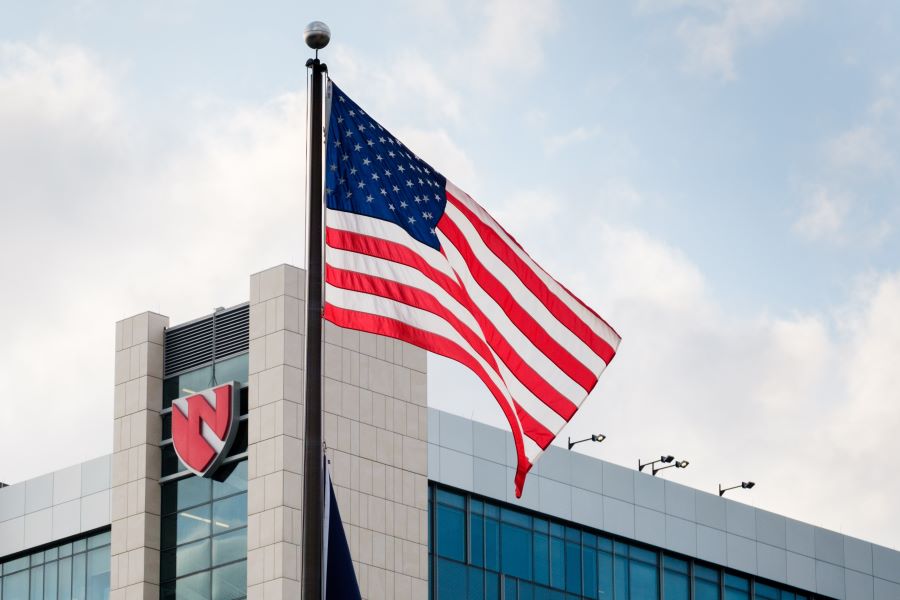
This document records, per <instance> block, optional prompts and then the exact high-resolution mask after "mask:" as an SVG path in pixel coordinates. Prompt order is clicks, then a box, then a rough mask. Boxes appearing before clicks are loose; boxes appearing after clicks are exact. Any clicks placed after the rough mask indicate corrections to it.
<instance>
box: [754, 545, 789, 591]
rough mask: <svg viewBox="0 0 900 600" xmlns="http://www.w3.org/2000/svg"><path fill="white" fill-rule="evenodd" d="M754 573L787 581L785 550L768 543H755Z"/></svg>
mask: <svg viewBox="0 0 900 600" xmlns="http://www.w3.org/2000/svg"><path fill="white" fill-rule="evenodd" d="M756 574H757V575H759V576H760V577H765V578H766V579H771V580H772V581H778V582H779V583H784V582H786V581H787V552H786V551H785V549H784V548H776V547H775V546H770V545H768V544H756Z"/></svg>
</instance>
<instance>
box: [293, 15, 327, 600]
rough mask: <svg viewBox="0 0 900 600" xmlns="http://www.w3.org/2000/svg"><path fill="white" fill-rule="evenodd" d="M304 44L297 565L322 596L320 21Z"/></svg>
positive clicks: (309, 588) (308, 595)
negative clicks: (308, 55)
mask: <svg viewBox="0 0 900 600" xmlns="http://www.w3.org/2000/svg"><path fill="white" fill-rule="evenodd" d="M303 37H304V39H305V41H306V45H307V46H309V47H310V48H312V49H313V50H315V51H316V57H315V58H313V59H310V60H309V61H307V63H306V66H307V67H308V68H310V69H311V70H312V94H311V98H310V99H309V100H310V103H311V110H310V119H309V154H308V156H309V172H308V173H307V177H308V191H309V195H308V197H307V210H308V211H309V220H308V223H309V225H308V227H309V229H308V231H307V244H308V251H307V253H306V256H307V261H306V262H307V265H306V368H305V373H304V375H305V376H306V396H305V398H304V400H305V403H306V410H305V423H306V431H305V433H304V441H303V444H304V453H303V567H302V569H303V570H302V574H301V583H300V585H301V598H303V600H322V581H323V579H322V551H323V548H324V542H323V538H322V534H323V530H324V523H323V518H324V510H323V503H324V500H325V480H324V478H323V474H322V471H323V467H322V462H323V461H322V452H323V447H322V245H323V244H322V239H323V238H322V204H323V202H322V172H323V168H322V146H323V137H324V136H323V133H324V131H323V129H322V95H323V94H322V92H323V89H322V83H323V82H322V80H323V79H324V74H325V72H326V67H325V65H324V64H322V63H321V62H319V50H320V49H321V48H324V47H325V46H326V45H327V44H328V42H329V40H330V39H331V31H330V30H329V29H328V26H327V25H325V23H322V22H321V21H313V22H312V23H310V24H309V25H307V26H306V28H305V29H304V30H303Z"/></svg>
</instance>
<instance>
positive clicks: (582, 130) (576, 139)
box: [544, 126, 602, 154]
mask: <svg viewBox="0 0 900 600" xmlns="http://www.w3.org/2000/svg"><path fill="white" fill-rule="evenodd" d="M601 132H602V130H601V129H600V128H599V127H592V128H587V127H582V126H579V127H576V128H575V129H572V130H570V131H566V132H563V133H559V134H557V135H553V136H550V137H549V138H547V141H546V142H545V143H544V151H545V152H546V153H547V154H557V153H558V152H560V151H561V150H563V149H565V148H567V147H569V146H572V145H574V144H579V143H581V142H586V141H588V140H592V139H594V138H595V137H597V136H598V135H600V133H601Z"/></svg>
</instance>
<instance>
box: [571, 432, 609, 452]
mask: <svg viewBox="0 0 900 600" xmlns="http://www.w3.org/2000/svg"><path fill="white" fill-rule="evenodd" d="M605 439H606V436H605V435H603V434H602V433H592V434H591V437H588V438H584V439H583V440H575V441H574V442H573V441H572V438H571V437H570V438H569V450H571V449H572V446H574V445H575V444H580V443H581V442H597V443H600V442H602V441H603V440H605Z"/></svg>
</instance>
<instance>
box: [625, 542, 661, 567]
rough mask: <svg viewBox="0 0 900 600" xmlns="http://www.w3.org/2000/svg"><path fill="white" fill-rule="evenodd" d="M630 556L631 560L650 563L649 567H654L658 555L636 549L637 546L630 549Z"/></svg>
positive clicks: (650, 551) (657, 560)
mask: <svg viewBox="0 0 900 600" xmlns="http://www.w3.org/2000/svg"><path fill="white" fill-rule="evenodd" d="M630 556H631V559H632V560H640V561H643V562H645V563H650V564H651V565H655V564H657V563H658V562H659V555H658V554H657V553H656V552H654V551H653V550H645V549H643V548H638V547H637V546H632V547H631V554H630Z"/></svg>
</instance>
